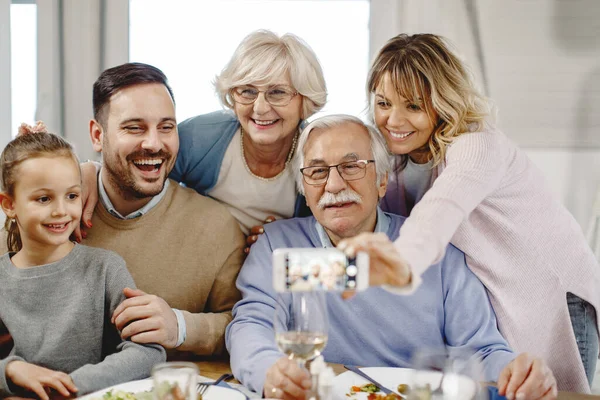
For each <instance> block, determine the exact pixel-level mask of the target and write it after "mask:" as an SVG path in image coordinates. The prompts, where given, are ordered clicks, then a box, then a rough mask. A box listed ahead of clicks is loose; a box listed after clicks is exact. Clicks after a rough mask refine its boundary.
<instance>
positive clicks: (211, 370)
mask: <svg viewBox="0 0 600 400" xmlns="http://www.w3.org/2000/svg"><path fill="white" fill-rule="evenodd" d="M194 364H196V365H197V366H198V368H199V369H200V375H202V376H204V377H207V378H210V379H217V378H219V377H220V376H221V375H223V374H231V367H230V366H229V360H227V359H218V360H200V361H194ZM328 365H329V366H330V367H331V368H332V369H333V371H334V372H335V374H336V375H339V374H341V373H342V372H345V371H346V369H345V368H344V366H343V365H342V364H333V363H328ZM233 382H236V383H239V382H237V381H233ZM558 400H600V396H598V395H590V394H582V393H573V392H558Z"/></svg>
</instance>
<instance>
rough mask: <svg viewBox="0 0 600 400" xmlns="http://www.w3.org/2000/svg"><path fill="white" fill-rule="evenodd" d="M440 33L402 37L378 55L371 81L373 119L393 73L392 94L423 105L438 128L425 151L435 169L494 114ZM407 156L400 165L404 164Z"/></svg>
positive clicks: (389, 43) (403, 35) (368, 84)
mask: <svg viewBox="0 0 600 400" xmlns="http://www.w3.org/2000/svg"><path fill="white" fill-rule="evenodd" d="M450 48H451V46H450V44H449V42H448V41H447V40H446V39H445V38H443V37H441V36H438V35H433V34H417V35H407V34H400V35H398V36H396V37H393V38H392V39H390V40H389V41H388V42H387V43H386V44H385V45H384V46H383V48H382V49H381V50H380V51H379V53H378V54H377V57H376V58H375V61H373V65H372V66H371V70H370V71H369V77H368V80H367V94H368V96H369V98H370V101H369V107H370V108H371V116H373V115H374V111H375V105H374V98H375V96H374V95H375V91H376V90H377V89H378V88H379V87H380V85H381V84H382V82H383V79H384V77H385V76H386V75H388V74H389V77H390V81H391V82H392V85H393V88H394V90H396V92H397V93H398V94H399V95H400V96H402V97H404V98H405V99H407V100H408V101H410V102H414V103H415V104H419V105H421V106H422V107H423V108H424V110H425V112H426V113H427V115H428V116H429V119H430V120H431V122H432V124H433V126H434V128H433V133H432V135H431V137H430V138H429V141H428V143H427V145H426V146H427V147H428V150H429V152H430V153H431V155H432V156H433V160H434V165H438V164H439V163H441V162H442V161H443V160H444V158H445V156H446V150H447V147H448V145H449V144H451V143H452V141H453V140H454V138H455V137H457V136H459V135H461V134H463V133H466V132H470V131H477V130H481V129H482V128H483V126H484V125H485V120H486V118H488V117H489V116H490V114H491V106H490V103H489V102H488V100H487V99H486V98H485V97H484V96H482V95H481V94H480V93H479V92H478V90H477V89H476V88H475V85H474V83H473V80H472V77H471V74H470V72H469V71H468V69H467V67H466V66H465V65H464V64H463V62H462V61H461V60H460V59H459V58H458V56H457V55H456V54H454V53H453V51H452V50H451V49H450ZM407 160H408V156H407V155H404V157H403V160H402V163H401V165H402V166H404V165H406V161H407Z"/></svg>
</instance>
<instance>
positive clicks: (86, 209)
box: [81, 192, 98, 228]
mask: <svg viewBox="0 0 600 400" xmlns="http://www.w3.org/2000/svg"><path fill="white" fill-rule="evenodd" d="M97 203H98V196H97V195H95V194H94V192H92V193H90V194H89V196H88V199H87V201H86V202H85V205H84V206H83V212H82V213H81V221H82V222H83V224H84V225H85V226H86V227H87V228H91V227H92V216H93V215H94V209H95V208H96V204H97Z"/></svg>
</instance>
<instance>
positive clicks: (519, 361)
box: [506, 354, 531, 399]
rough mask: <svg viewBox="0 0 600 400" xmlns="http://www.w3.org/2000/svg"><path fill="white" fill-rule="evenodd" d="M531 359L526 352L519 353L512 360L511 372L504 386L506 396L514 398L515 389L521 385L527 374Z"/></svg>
mask: <svg viewBox="0 0 600 400" xmlns="http://www.w3.org/2000/svg"><path fill="white" fill-rule="evenodd" d="M530 369H531V360H530V359H529V356H528V355H527V354H520V355H519V356H517V358H515V359H514V360H513V361H512V373H511V376H510V380H509V381H508V385H507V386H506V397H507V398H509V399H514V398H515V394H516V392H517V389H518V388H519V387H521V385H522V384H523V382H525V379H526V378H527V376H528V375H529V371H530Z"/></svg>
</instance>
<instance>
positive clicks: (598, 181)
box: [524, 148, 600, 231]
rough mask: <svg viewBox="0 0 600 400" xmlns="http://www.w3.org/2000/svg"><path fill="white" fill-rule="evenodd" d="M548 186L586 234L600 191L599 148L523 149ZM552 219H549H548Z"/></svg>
mask: <svg viewBox="0 0 600 400" xmlns="http://www.w3.org/2000/svg"><path fill="white" fill-rule="evenodd" d="M524 150H525V152H526V153H527V155H528V156H529V157H530V158H531V160H532V161H533V162H534V163H535V164H536V165H537V166H538V167H539V168H540V169H541V170H542V172H543V173H544V175H545V176H546V179H547V180H548V183H549V184H550V186H551V187H552V189H553V190H554V191H555V193H556V194H557V195H558V196H559V198H560V199H561V200H562V202H563V204H564V205H565V206H566V207H567V208H568V209H569V211H571V213H572V214H573V216H574V217H575V219H576V220H577V222H579V224H580V225H581V226H582V229H583V230H584V231H587V229H588V226H589V222H590V218H591V212H592V206H593V203H594V198H595V196H596V193H599V190H600V149H596V150H562V149H543V148H540V149H524ZM549 217H550V216H549Z"/></svg>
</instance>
